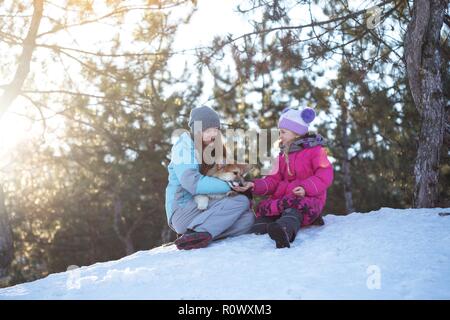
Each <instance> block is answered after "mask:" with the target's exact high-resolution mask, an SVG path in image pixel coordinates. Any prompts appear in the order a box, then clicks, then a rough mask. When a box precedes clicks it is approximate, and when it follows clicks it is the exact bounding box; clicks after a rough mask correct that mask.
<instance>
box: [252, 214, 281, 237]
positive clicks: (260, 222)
mask: <svg viewBox="0 0 450 320" xmlns="http://www.w3.org/2000/svg"><path fill="white" fill-rule="evenodd" d="M275 220H276V217H258V218H256V219H255V223H254V224H253V226H252V227H251V228H250V231H249V233H254V234H266V233H267V226H268V225H269V224H270V223H272V222H274V221H275Z"/></svg>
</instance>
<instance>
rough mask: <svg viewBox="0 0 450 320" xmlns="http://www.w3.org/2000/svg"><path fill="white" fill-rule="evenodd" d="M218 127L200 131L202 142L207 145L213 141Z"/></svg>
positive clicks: (217, 132)
mask: <svg viewBox="0 0 450 320" xmlns="http://www.w3.org/2000/svg"><path fill="white" fill-rule="evenodd" d="M219 133H220V131H219V128H208V129H206V130H205V131H203V133H202V141H203V144H205V145H209V144H211V143H213V142H214V140H215V139H216V137H217V136H218V135H219Z"/></svg>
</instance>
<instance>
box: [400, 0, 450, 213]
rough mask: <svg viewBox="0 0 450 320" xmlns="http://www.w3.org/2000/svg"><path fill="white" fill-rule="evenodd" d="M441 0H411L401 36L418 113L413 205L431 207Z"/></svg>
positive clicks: (439, 136)
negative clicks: (404, 32) (410, 16)
mask: <svg viewBox="0 0 450 320" xmlns="http://www.w3.org/2000/svg"><path fill="white" fill-rule="evenodd" d="M445 3H446V1H444V0H415V1H414V7H413V13H412V18H411V22H410V23H409V25H408V29H407V31H406V36H405V60H406V70H407V74H408V82H409V87H410V90H411V94H412V97H413V99H414V103H415V105H416V108H417V110H418V111H419V114H420V115H421V128H420V135H419V146H418V150H417V158H416V162H415V166H414V176H415V188H414V204H413V205H414V207H416V208H424V207H434V206H435V205H436V204H437V201H438V195H439V188H438V187H439V161H440V152H441V149H442V144H443V136H444V123H445V116H446V114H445V109H444V108H445V106H444V95H443V84H442V72H441V66H442V59H441V47H440V31H441V28H442V24H443V18H444V9H445Z"/></svg>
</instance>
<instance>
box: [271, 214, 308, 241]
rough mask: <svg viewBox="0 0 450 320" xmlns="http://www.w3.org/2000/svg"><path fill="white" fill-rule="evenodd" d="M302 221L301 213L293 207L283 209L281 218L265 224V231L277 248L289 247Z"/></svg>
mask: <svg viewBox="0 0 450 320" xmlns="http://www.w3.org/2000/svg"><path fill="white" fill-rule="evenodd" d="M302 221H303V213H301V212H300V211H299V210H297V209H295V208H288V209H286V210H284V211H283V213H282V214H281V218H280V219H278V220H277V221H276V222H273V223H271V224H269V225H268V226H267V232H268V233H269V236H270V238H271V239H272V240H274V241H275V243H276V246H277V248H290V247H291V245H290V243H291V242H293V241H294V240H295V236H296V235H297V232H298V230H299V229H300V226H301V223H302Z"/></svg>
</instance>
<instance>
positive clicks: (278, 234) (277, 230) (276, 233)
mask: <svg viewBox="0 0 450 320" xmlns="http://www.w3.org/2000/svg"><path fill="white" fill-rule="evenodd" d="M267 232H268V233H269V236H270V238H271V239H272V240H274V241H275V243H276V245H277V248H279V249H280V248H290V247H291V245H290V243H289V236H288V234H287V232H286V231H285V230H284V229H283V227H282V226H280V225H279V224H278V223H271V224H269V225H268V226H267Z"/></svg>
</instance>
